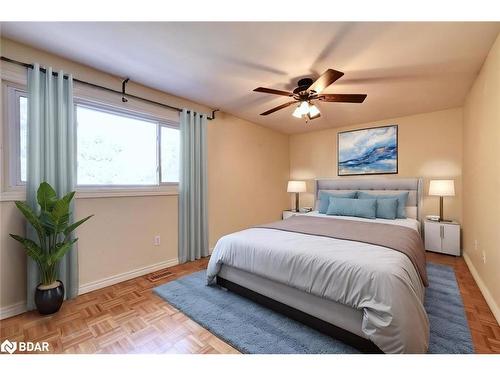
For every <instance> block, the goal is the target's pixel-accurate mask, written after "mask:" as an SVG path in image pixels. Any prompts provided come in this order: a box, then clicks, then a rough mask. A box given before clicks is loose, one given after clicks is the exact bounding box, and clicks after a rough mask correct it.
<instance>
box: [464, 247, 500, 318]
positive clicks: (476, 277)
mask: <svg viewBox="0 0 500 375" xmlns="http://www.w3.org/2000/svg"><path fill="white" fill-rule="evenodd" d="M463 256H464V260H465V263H466V264H467V267H469V270H470V273H471V274H472V277H473V278H474V280H475V281H476V284H477V286H478V287H479V290H480V291H481V293H482V294H483V297H484V299H485V300H486V303H487V304H488V306H489V307H490V309H491V312H492V313H493V315H494V316H495V319H496V320H497V322H498V324H500V308H499V307H498V305H497V304H496V302H495V300H494V299H493V296H492V295H491V293H490V291H489V290H488V288H487V287H486V285H485V283H484V282H483V280H482V279H481V277H480V276H479V273H478V272H477V270H476V267H474V264H473V263H472V260H471V259H470V258H469V256H468V255H467V253H464V255H463Z"/></svg>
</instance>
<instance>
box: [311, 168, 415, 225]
mask: <svg viewBox="0 0 500 375" xmlns="http://www.w3.org/2000/svg"><path fill="white" fill-rule="evenodd" d="M422 189H423V184H422V179H421V178H394V177H390V178H389V177H388V178H383V177H376V178H330V179H317V180H316V191H315V194H314V199H315V205H314V206H315V208H316V209H317V205H318V197H319V192H320V191H327V192H328V191H330V192H348V191H364V192H367V193H373V194H387V195H390V194H394V193H401V192H404V191H407V192H408V193H409V194H408V201H407V203H406V216H408V217H411V218H413V219H417V220H421V217H420V215H421V205H422Z"/></svg>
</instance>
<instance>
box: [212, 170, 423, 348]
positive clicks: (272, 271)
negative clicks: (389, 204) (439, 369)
mask: <svg viewBox="0 0 500 375" xmlns="http://www.w3.org/2000/svg"><path fill="white" fill-rule="evenodd" d="M322 191H326V192H349V191H364V192H369V193H374V194H377V195H385V194H387V195H391V194H395V193H401V192H408V200H407V204H406V209H405V210H406V215H407V218H406V219H395V220H384V219H361V218H353V217H337V216H330V215H323V214H319V213H318V212H317V210H316V209H315V210H314V211H313V212H311V213H309V214H307V215H303V216H300V218H299V217H295V218H293V217H292V218H290V219H287V220H285V221H283V228H285V229H283V228H281V227H280V223H277V224H275V226H269V227H266V226H261V227H254V228H249V229H246V230H243V231H240V232H236V233H232V234H229V235H227V236H224V237H222V238H221V239H220V240H219V241H218V242H217V245H216V246H215V248H214V251H213V253H212V256H211V259H210V262H209V265H208V269H207V283H209V284H210V283H217V284H219V285H221V286H223V287H225V288H227V289H230V290H232V291H234V292H237V293H239V294H242V295H244V296H246V297H248V298H251V299H253V300H255V301H257V302H259V303H261V304H264V305H266V306H268V307H270V308H272V309H274V310H277V311H279V312H281V313H284V314H286V315H288V316H290V317H292V318H294V319H297V320H299V321H301V322H303V323H305V324H307V325H309V326H312V327H313V328H316V329H318V330H320V331H322V332H324V333H327V334H329V335H332V336H334V337H336V338H339V339H340V340H343V341H345V342H346V343H348V344H350V345H352V346H354V347H356V348H358V349H360V350H361V351H363V352H383V353H425V352H427V349H428V343H429V321H428V318H427V314H426V312H425V309H424V306H423V301H424V294H425V284H426V280H425V277H424V276H423V275H422V272H425V254H424V253H423V251H422V254H417V255H418V256H419V257H420V263H422V262H421V259H422V256H423V259H424V271H422V269H421V267H419V265H418V264H417V263H415V260H414V259H413V258H412V256H411V254H408V253H405V252H402V251H395V250H394V248H392V247H391V246H390V245H387V246H385V244H386V242H384V241H383V239H384V238H387V241H389V242H387V243H392V242H390V241H403V242H402V244H403V245H401V246H403V247H404V246H408V247H411V246H410V245H404V244H408V243H411V242H408V241H409V238H410V237H411V238H412V240H413V242H421V239H420V235H419V233H420V211H421V210H420V206H421V196H422V180H421V179H418V178H404V179H403V178H370V179H359V178H357V179H319V180H316V189H315V197H316V203H315V208H317V201H318V197H319V194H320V192H322ZM292 219H293V220H297V223H299V221H298V220H299V219H300V220H302V222H306V223H307V224H309V227H310V228H316V227H321V225H322V226H323V227H325V228H327V229H328V226H329V223H332V225H331V227H332V228H333V227H335V228H337V229H338V228H347V229H348V230H346V232H349V230H350V231H351V232H353V233H359V238H357V237H352V234H351V237H350V238H349V239H346V238H347V237H342V236H339V234H338V233H337V234H335V235H334V236H333V237H332V236H328V235H323V233H320V232H307V231H299V232H297V231H293V230H288V229H286V228H287V225H288V227H289V226H290V225H291V223H292V221H290V222H288V220H292ZM328 220H331V221H328ZM364 227H367V228H368V233H369V230H372V232H371V233H372V235H373V236H374V237H376V236H377V234H376V233H380V236H379V237H383V238H382V242H378V243H376V244H374V243H370V242H371V241H370V240H369V239H368V240H367V236H366V233H365V235H364V236H363V235H362V233H363V231H364V230H365V229H364ZM373 230H375V232H373ZM340 231H342V229H340ZM337 232H338V230H337ZM374 233H375V234H374ZM392 233H394V235H393V234H392ZM357 235H358V234H356V236H357ZM391 236H394V237H397V238H390V237H391ZM368 237H369V236H368ZM406 237H408V241H407V239H406ZM353 238H354V240H353ZM415 238H418V240H416V239H415ZM380 244H384V246H382V245H380ZM400 250H401V249H400ZM403 250H404V249H403Z"/></svg>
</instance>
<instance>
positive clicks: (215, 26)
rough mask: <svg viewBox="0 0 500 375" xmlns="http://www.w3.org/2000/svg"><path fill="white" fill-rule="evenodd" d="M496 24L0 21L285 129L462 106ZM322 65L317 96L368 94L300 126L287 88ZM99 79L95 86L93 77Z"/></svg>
mask: <svg viewBox="0 0 500 375" xmlns="http://www.w3.org/2000/svg"><path fill="white" fill-rule="evenodd" d="M499 31H500V23H498V22H497V23H389V22H380V23H366V22H358V23H356V22H353V23H339V22H329V23H278V22H272V23H166V22H162V23H111V22H105V23H95V22H93V23H75V22H71V23H57V22H53V23H26V22H13V23H2V34H3V36H5V37H7V38H10V39H13V40H17V41H20V42H22V43H26V44H29V45H32V46H35V47H37V48H40V49H43V50H47V51H49V52H52V53H54V54H57V55H60V56H63V57H65V58H68V59H72V60H75V61H78V62H80V63H83V64H86V65H89V66H92V67H94V68H97V69H100V70H102V71H105V72H108V73H111V74H115V75H118V76H122V77H130V78H131V80H132V81H135V82H139V83H142V84H144V85H146V86H150V87H153V88H156V89H159V90H162V91H166V92H168V93H171V94H175V95H178V96H181V97H184V98H188V99H191V100H193V101H196V102H199V103H201V104H205V105H208V106H210V107H212V108H219V109H221V110H223V111H225V112H228V113H231V114H234V115H236V116H238V117H241V118H244V119H247V120H250V121H253V122H256V123H259V124H262V125H264V126H268V127H271V128H274V129H277V130H279V131H282V132H285V133H296V132H304V131H308V130H316V129H322V128H329V127H338V126H343V125H348V124H355V123H364V122H370V121H375V120H381V119H384V118H391V117H398V116H404V115H409V114H414V113H420V112H428V111H434V110H440V109H445V108H451V107H456V106H460V105H462V104H463V101H464V98H465V95H466V93H467V92H468V89H469V88H470V86H471V84H472V82H473V81H474V79H475V77H476V76H477V74H478V72H479V70H480V68H481V65H482V63H483V61H484V59H485V57H486V55H487V54H488V51H489V49H490V47H491V45H492V44H493V42H494V41H495V38H496V36H497V35H498V33H499ZM327 68H333V69H336V70H340V71H342V72H344V73H345V75H344V77H342V78H341V79H339V80H338V81H337V82H336V83H334V84H333V85H332V86H330V87H328V88H327V89H326V90H325V91H324V93H352V94H357V93H362V94H368V97H367V99H366V100H365V102H364V103H363V104H346V103H319V105H318V106H319V107H320V109H321V113H322V117H321V118H320V119H317V120H314V121H311V122H309V124H307V125H306V124H305V123H304V121H303V120H300V119H296V118H294V117H292V116H291V113H292V111H293V109H294V107H293V106H292V107H289V108H287V109H284V110H281V111H279V112H276V113H274V114H271V115H269V116H266V117H263V116H260V115H259V113H261V112H263V111H265V110H267V109H270V108H272V107H274V106H277V105H279V104H281V103H285V102H286V101H288V98H286V97H279V96H274V95H268V94H262V93H255V92H252V90H253V89H254V88H255V87H257V86H265V87H270V88H276V89H286V90H292V89H293V88H294V87H295V86H296V81H297V79H299V78H301V77H305V76H311V77H313V78H315V77H317V76H318V75H319V74H321V73H322V72H323V71H325V70H326V69H327ZM96 83H99V82H96Z"/></svg>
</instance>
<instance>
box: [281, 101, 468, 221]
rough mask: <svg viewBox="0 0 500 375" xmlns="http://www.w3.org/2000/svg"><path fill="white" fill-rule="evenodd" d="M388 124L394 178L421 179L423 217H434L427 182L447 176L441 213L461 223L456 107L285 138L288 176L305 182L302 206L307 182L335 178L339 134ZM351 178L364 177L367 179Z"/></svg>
mask: <svg viewBox="0 0 500 375" xmlns="http://www.w3.org/2000/svg"><path fill="white" fill-rule="evenodd" d="M393 124H397V125H399V127H398V143H399V146H398V150H399V159H398V169H399V173H398V175H396V176H397V177H424V184H425V188H424V193H425V194H424V203H423V214H424V215H429V214H436V213H438V211H439V201H438V198H435V197H428V196H426V194H427V190H428V187H429V186H428V184H429V179H433V178H453V179H454V180H455V186H456V194H457V195H456V197H453V198H445V203H444V205H445V207H444V211H445V215H446V217H447V218H451V219H456V220H459V221H461V219H462V109H461V108H455V109H449V110H445V111H439V112H431V113H422V114H418V115H413V116H406V117H399V118H394V119H387V120H381V121H375V122H370V123H366V124H359V125H354V126H349V127H343V128H336V129H329V130H322V131H317V132H310V133H304V134H297V135H292V136H290V178H293V179H303V180H309V183H308V193H306V194H303V195H302V196H301V197H303V198H302V205H304V206H308V205H309V206H311V205H312V201H313V191H314V190H313V189H314V184H313V181H312V180H311V179H314V178H323V177H330V178H331V177H337V133H338V132H339V131H345V130H351V129H359V128H366V127H372V126H382V125H393ZM312 126H314V125H312ZM371 177H373V176H371ZM345 178H351V177H345ZM356 178H370V176H365V177H363V176H359V177H356Z"/></svg>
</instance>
